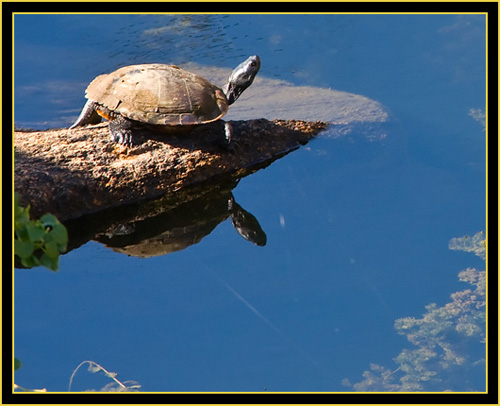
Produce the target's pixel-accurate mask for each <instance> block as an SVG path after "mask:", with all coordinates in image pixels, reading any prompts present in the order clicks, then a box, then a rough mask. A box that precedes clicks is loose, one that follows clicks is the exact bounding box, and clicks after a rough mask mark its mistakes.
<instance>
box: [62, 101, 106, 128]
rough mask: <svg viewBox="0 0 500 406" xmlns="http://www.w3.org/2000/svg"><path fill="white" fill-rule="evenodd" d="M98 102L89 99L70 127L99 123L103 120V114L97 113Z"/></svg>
mask: <svg viewBox="0 0 500 406" xmlns="http://www.w3.org/2000/svg"><path fill="white" fill-rule="evenodd" d="M95 107H96V104H95V103H94V102H93V101H92V100H87V103H85V106H84V107H83V109H82V112H81V113H80V115H79V116H78V118H77V119H76V121H75V123H74V124H73V125H72V126H71V127H69V129H70V130H71V129H73V128H76V127H80V126H83V125H86V124H97V123H100V122H101V116H100V115H99V114H98V113H97V110H96V108H95Z"/></svg>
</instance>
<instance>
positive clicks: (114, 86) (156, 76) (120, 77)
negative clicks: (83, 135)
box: [86, 64, 229, 125]
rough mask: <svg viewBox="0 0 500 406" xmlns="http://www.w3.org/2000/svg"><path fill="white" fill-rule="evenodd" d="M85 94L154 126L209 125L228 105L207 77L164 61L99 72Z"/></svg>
mask: <svg viewBox="0 0 500 406" xmlns="http://www.w3.org/2000/svg"><path fill="white" fill-rule="evenodd" d="M86 97H87V98H88V99H90V100H92V101H94V102H96V103H97V104H99V105H101V106H104V107H106V108H107V109H108V110H109V111H111V113H113V114H121V115H123V116H125V117H127V118H129V119H132V120H136V121H140V122H143V123H148V124H155V125H195V124H206V123H210V122H212V121H216V120H218V119H220V118H221V117H222V116H224V115H225V114H226V113H227V110H228V107H229V105H228V101H227V99H226V96H225V95H224V93H223V92H222V90H221V89H220V88H218V87H217V86H214V85H213V84H211V83H210V82H209V81H208V80H206V79H204V78H202V77H200V76H197V75H195V74H193V73H190V72H187V71H185V70H183V69H180V68H178V67H177V66H174V65H164V64H142V65H131V66H126V67H123V68H120V69H118V70H116V71H114V72H112V73H110V74H107V75H100V76H98V77H96V78H95V79H94V80H93V81H92V82H91V83H90V85H89V86H88V88H87V91H86Z"/></svg>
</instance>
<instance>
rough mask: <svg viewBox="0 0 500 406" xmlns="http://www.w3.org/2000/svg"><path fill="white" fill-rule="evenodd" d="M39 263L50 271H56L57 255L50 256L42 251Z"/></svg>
mask: <svg viewBox="0 0 500 406" xmlns="http://www.w3.org/2000/svg"><path fill="white" fill-rule="evenodd" d="M40 265H43V266H44V267H45V268H49V269H50V270H51V271H57V270H58V269H59V256H57V257H56V258H51V257H49V256H48V255H47V254H45V253H43V254H42V256H41V257H40Z"/></svg>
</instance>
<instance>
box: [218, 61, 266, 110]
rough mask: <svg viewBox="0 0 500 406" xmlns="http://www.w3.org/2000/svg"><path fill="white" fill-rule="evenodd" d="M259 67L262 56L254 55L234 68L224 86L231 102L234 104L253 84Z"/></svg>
mask: <svg viewBox="0 0 500 406" xmlns="http://www.w3.org/2000/svg"><path fill="white" fill-rule="evenodd" d="M259 69H260V58H259V57H258V56H257V55H253V56H251V57H250V58H248V59H247V60H246V61H244V62H242V63H240V64H239V65H238V66H237V67H236V68H235V69H234V70H233V72H232V73H231V75H230V76H229V79H228V82H227V84H226V86H224V88H223V91H224V94H225V95H226V98H227V101H228V103H229V104H233V103H234V102H235V101H236V99H237V98H238V97H240V94H241V93H243V91H244V90H245V89H246V88H247V87H248V86H250V85H251V84H252V82H253V79H254V78H255V75H257V72H258V71H259Z"/></svg>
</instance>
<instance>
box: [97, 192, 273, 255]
mask: <svg viewBox="0 0 500 406" xmlns="http://www.w3.org/2000/svg"><path fill="white" fill-rule="evenodd" d="M228 217H229V218H231V222H232V224H233V226H234V228H235V230H236V231H237V232H238V234H240V235H241V236H242V237H243V238H244V239H245V240H247V241H250V242H252V243H254V244H256V245H258V246H264V245H266V242H267V237H266V234H265V232H264V231H263V230H262V228H261V226H260V224H259V222H258V221H257V219H256V218H255V216H253V215H252V214H251V213H249V212H248V211H246V210H244V209H243V208H242V207H241V206H240V205H239V204H238V203H236V201H235V200H234V197H233V195H232V193H231V192H229V193H223V194H220V193H209V194H208V195H205V196H203V197H201V198H199V199H196V200H194V201H191V202H188V203H184V204H183V205H181V206H179V207H176V208H174V209H171V210H169V211H167V212H163V213H161V214H159V215H156V216H154V217H148V218H146V219H142V220H138V221H133V222H129V223H126V224H117V225H116V224H115V225H113V226H112V227H110V228H109V229H108V230H106V231H105V232H103V233H101V234H98V235H97V236H96V237H95V238H94V240H96V241H98V242H101V243H103V244H104V245H106V246H107V247H109V248H111V249H113V250H114V251H116V252H121V253H124V254H127V255H129V256H134V257H139V258H148V257H153V256H160V255H166V254H170V253H172V252H176V251H180V250H183V249H185V248H187V247H189V246H191V245H193V244H197V243H199V242H200V241H201V240H202V239H203V238H204V237H205V236H207V235H208V234H210V233H211V232H212V231H213V230H214V229H215V227H217V225H219V224H220V223H222V222H223V221H225V220H227V218H228Z"/></svg>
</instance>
